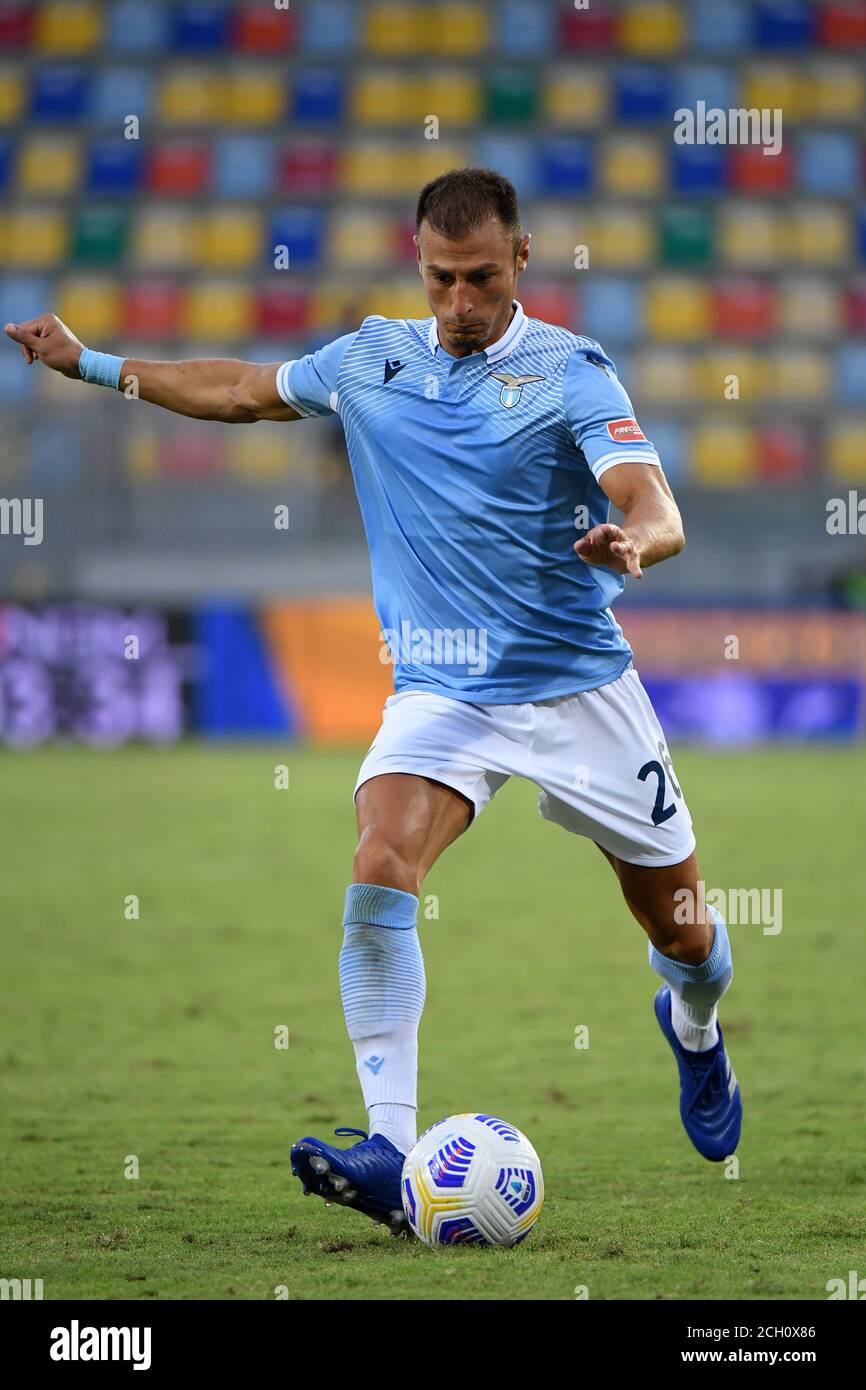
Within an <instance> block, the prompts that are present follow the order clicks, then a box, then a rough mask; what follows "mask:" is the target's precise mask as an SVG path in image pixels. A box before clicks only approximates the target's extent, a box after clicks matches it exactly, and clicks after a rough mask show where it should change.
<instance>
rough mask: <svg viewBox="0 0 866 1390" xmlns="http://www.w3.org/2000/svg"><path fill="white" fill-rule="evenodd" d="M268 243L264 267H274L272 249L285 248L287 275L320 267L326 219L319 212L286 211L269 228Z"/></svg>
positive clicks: (265, 248)
mask: <svg viewBox="0 0 866 1390" xmlns="http://www.w3.org/2000/svg"><path fill="white" fill-rule="evenodd" d="M269 230H270V240H269V242H268V244H267V246H265V247H264V251H263V256H264V261H265V264H266V265H268V266H271V267H272V266H273V264H274V247H275V246H286V247H288V251H289V271H288V272H287V273H291V271H293V270H308V269H310V268H311V267H314V266H316V265H318V264H319V261H320V260H321V257H322V249H323V244H324V237H325V217H324V213H322V212H320V211H319V209H318V208H286V209H284V210H283V211H282V212H277V213H276V214H275V215H274V217H273V218H272V220H271V224H270V229H269Z"/></svg>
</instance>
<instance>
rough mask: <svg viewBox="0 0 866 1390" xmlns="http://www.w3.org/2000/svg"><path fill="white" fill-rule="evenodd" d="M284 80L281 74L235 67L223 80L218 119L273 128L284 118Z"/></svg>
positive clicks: (261, 69) (237, 123) (234, 123)
mask: <svg viewBox="0 0 866 1390" xmlns="http://www.w3.org/2000/svg"><path fill="white" fill-rule="evenodd" d="M284 105H285V79H284V77H283V74H282V72H279V71H268V70H267V69H263V68H235V69H232V70H230V71H229V72H228V73H227V74H226V77H225V81H224V83H223V88H222V93H221V109H220V116H221V119H222V120H224V121H229V122H231V123H232V124H233V125H272V124H273V123H274V122H275V121H279V120H280V119H281V118H282V116H283V108H284Z"/></svg>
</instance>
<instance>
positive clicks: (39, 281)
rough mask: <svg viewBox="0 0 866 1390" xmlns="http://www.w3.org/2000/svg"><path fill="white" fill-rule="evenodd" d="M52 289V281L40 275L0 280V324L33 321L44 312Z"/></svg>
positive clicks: (16, 276)
mask: <svg viewBox="0 0 866 1390" xmlns="http://www.w3.org/2000/svg"><path fill="white" fill-rule="evenodd" d="M52 289H53V285H52V281H51V280H50V279H49V278H48V277H47V276H42V275H39V276H37V275H10V276H9V277H8V278H6V279H4V280H0V323H23V322H24V321H25V320H26V319H35V318H36V315H37V314H42V313H44V312H45V309H46V308H47V306H48V304H49V303H50V297H51V293H52ZM3 355H4V354H2V353H0V357H2V356H3ZM7 355H8V354H7Z"/></svg>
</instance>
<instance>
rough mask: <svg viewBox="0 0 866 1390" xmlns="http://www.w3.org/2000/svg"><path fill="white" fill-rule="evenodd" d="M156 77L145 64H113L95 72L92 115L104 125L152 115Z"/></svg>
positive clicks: (91, 100) (91, 104) (91, 103)
mask: <svg viewBox="0 0 866 1390" xmlns="http://www.w3.org/2000/svg"><path fill="white" fill-rule="evenodd" d="M152 87H153V78H152V76H151V74H150V72H148V71H147V70H146V69H145V68H143V67H109V68H101V69H99V70H97V71H96V72H95V73H94V76H93V85H92V88H91V93H90V112H89V114H90V116H91V118H92V119H93V120H94V121H96V122H98V123H100V124H104V125H109V124H114V123H115V122H121V121H123V120H124V119H125V117H127V116H130V115H133V116H137V117H138V119H139V120H140V121H143V120H145V118H146V117H148V116H149V115H150V112H151V104H152Z"/></svg>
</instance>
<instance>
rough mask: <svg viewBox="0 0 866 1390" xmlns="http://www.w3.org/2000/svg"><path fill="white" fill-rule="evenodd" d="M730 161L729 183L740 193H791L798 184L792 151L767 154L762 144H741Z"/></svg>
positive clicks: (729, 151) (731, 154)
mask: <svg viewBox="0 0 866 1390" xmlns="http://www.w3.org/2000/svg"><path fill="white" fill-rule="evenodd" d="M728 160H729V164H728V184H729V186H730V187H731V188H733V189H735V190H736V191H737V192H739V193H787V192H789V191H790V189H791V186H792V184H793V182H794V160H793V156H792V154H791V151H790V149H785V148H783V149H781V150H780V151H779V153H778V154H774V155H766V154H764V149H763V146H762V145H738V146H733V147H731V148H729V150H728Z"/></svg>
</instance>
